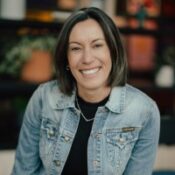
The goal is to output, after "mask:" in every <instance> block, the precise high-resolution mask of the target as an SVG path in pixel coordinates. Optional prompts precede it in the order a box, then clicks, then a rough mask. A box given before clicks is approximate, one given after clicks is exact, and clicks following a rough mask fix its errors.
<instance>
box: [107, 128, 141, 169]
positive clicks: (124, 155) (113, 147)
mask: <svg viewBox="0 0 175 175" xmlns="http://www.w3.org/2000/svg"><path fill="white" fill-rule="evenodd" d="M139 131H140V128H139V127H125V128H117V129H108V130H106V144H105V145H106V147H105V151H106V156H107V160H108V162H109V163H110V165H111V166H112V167H114V168H116V169H117V170H116V171H118V172H122V171H123V169H124V167H125V166H126V163H127V161H128V160H129V157H130V155H131V152H132V149H133V147H134V144H135V142H136V141H137V140H138V136H139Z"/></svg>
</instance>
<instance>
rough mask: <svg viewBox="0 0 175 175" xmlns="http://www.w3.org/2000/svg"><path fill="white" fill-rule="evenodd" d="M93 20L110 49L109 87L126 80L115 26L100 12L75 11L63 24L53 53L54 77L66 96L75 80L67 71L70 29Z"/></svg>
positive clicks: (123, 60) (124, 60) (125, 60)
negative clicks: (98, 26) (101, 31)
mask: <svg viewBox="0 0 175 175" xmlns="http://www.w3.org/2000/svg"><path fill="white" fill-rule="evenodd" d="M89 18H90V19H94V20H95V21H97V22H98V23H99V25H100V26H101V28H102V30H103V32H104V36H105V39H106V42H107V44H108V47H109V49H110V54H111V59H112V69H111V72H110V75H109V78H108V85H109V86H112V87H113V86H118V85H120V86H123V85H125V83H126V79H127V59H126V57H125V52H124V48H123V45H122V41H121V37H120V33H119V30H118V28H117V27H116V24H115V23H114V22H113V20H112V19H111V18H110V17H109V16H108V15H107V14H106V13H105V12H103V11H102V10H100V9H98V8H95V7H89V8H82V9H79V10H77V11H75V12H74V13H73V14H72V15H71V16H70V17H69V18H68V19H67V20H66V21H65V23H64V25H63V27H62V29H61V31H60V33H59V38H58V43H57V46H56V52H55V68H56V76H57V78H58V83H59V87H60V90H61V91H62V92H63V93H64V94H67V95H71V94H72V91H73V89H74V85H75V83H76V82H75V79H74V77H73V75H72V74H71V71H68V70H67V65H68V58H67V50H68V41H69V36H70V32H71V30H72V28H73V27H74V26H75V24H77V23H78V22H80V21H84V20H87V19H89Z"/></svg>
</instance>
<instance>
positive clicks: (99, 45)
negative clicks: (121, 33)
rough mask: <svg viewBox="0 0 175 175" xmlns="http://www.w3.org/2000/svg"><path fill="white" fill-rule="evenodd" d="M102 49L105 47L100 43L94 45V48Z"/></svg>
mask: <svg viewBox="0 0 175 175" xmlns="http://www.w3.org/2000/svg"><path fill="white" fill-rule="evenodd" d="M100 47H103V44H101V43H98V44H95V45H94V48H100Z"/></svg>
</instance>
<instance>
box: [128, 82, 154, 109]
mask: <svg viewBox="0 0 175 175" xmlns="http://www.w3.org/2000/svg"><path fill="white" fill-rule="evenodd" d="M125 87H126V99H127V100H128V101H131V100H132V101H133V102H138V105H139V104H140V105H148V106H150V105H154V104H155V101H154V100H153V99H152V98H151V97H150V96H148V95H147V94H146V93H145V92H143V91H142V90H140V89H138V88H136V87H134V86H132V85H129V84H126V86H125Z"/></svg>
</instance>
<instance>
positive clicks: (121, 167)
mask: <svg viewBox="0 0 175 175" xmlns="http://www.w3.org/2000/svg"><path fill="white" fill-rule="evenodd" d="M74 100H75V92H74V93H73V94H72V95H71V96H66V95H64V94H63V93H61V92H60V91H59V88H58V83H57V81H51V82H48V83H44V84H42V85H40V86H39V88H37V90H36V91H35V92H34V94H33V96H32V97H31V99H30V101H29V104H28V106H27V109H26V112H25V115H24V119H23V124H22V128H21V132H20V137H19V143H18V146H17V150H16V157H15V164H14V167H13V171H12V175H61V172H62V170H63V167H64V165H65V162H66V159H67V157H68V154H69V152H70V149H71V145H72V142H73V140H74V136H75V134H76V130H77V127H78V124H79V120H80V113H79V111H78V110H77V109H76V108H75V104H74ZM159 130H160V115H159V110H158V108H157V105H156V104H155V102H154V101H153V100H152V99H151V98H149V97H148V96H147V95H146V94H144V93H143V92H141V91H140V90H138V89H136V88H134V87H132V86H130V85H128V84H127V85H125V86H123V87H114V88H113V89H112V91H111V94H110V97H109V100H108V102H107V103H106V105H105V106H103V107H99V108H98V110H97V112H96V115H95V119H94V122H93V126H92V130H91V134H90V137H89V140H88V148H87V157H88V174H89V175H114V174H115V175H151V174H152V169H153V164H154V160H155V156H156V149H157V146H158V139H159ZM77 154H78V152H77ZM80 168H81V167H80Z"/></svg>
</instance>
